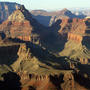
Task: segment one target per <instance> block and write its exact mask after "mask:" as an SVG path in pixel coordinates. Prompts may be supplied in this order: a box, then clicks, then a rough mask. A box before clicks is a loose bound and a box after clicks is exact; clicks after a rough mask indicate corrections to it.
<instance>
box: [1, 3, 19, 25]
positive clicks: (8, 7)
mask: <svg viewBox="0 0 90 90" xmlns="http://www.w3.org/2000/svg"><path fill="white" fill-rule="evenodd" d="M19 7H20V4H17V3H10V2H0V23H2V22H3V21H5V20H6V19H7V18H8V17H9V15H11V13H12V12H13V11H15V10H16V9H18V8H19Z"/></svg>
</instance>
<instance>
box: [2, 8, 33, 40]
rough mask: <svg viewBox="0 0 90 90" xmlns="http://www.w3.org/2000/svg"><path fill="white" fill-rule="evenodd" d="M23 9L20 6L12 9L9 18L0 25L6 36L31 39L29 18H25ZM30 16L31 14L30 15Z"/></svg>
mask: <svg viewBox="0 0 90 90" xmlns="http://www.w3.org/2000/svg"><path fill="white" fill-rule="evenodd" d="M24 12H25V10H24V11H22V9H21V8H19V9H18V10H16V11H14V13H13V14H12V15H11V16H9V18H8V19H7V20H6V21H5V22H3V23H2V24H1V25H0V31H3V32H4V33H5V34H6V37H8V38H18V39H20V40H23V41H31V36H30V35H31V31H32V28H33V27H32V26H31V23H30V21H29V20H26V17H25V16H24V14H23V13H24ZM30 17H31V16H30Z"/></svg>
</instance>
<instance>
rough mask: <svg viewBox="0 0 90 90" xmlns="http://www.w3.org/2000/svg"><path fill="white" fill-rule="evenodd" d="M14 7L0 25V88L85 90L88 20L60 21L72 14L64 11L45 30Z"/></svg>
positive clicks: (88, 81)
mask: <svg viewBox="0 0 90 90" xmlns="http://www.w3.org/2000/svg"><path fill="white" fill-rule="evenodd" d="M15 5H16V4H15ZM4 7H5V8H6V9H7V8H8V7H7V6H4ZM15 7H16V10H15V11H13V13H12V14H11V15H10V16H9V17H8V18H7V19H6V20H5V21H3V22H2V24H0V89H1V90H2V89H6V87H7V89H9V90H12V89H13V90H89V89H90V86H89V85H90V71H89V70H90V42H89V41H90V32H89V31H90V22H89V19H86V18H83V19H80V18H78V17H77V16H75V15H73V16H72V18H70V17H69V18H67V17H66V16H65V17H66V18H62V16H64V15H66V14H67V15H68V13H69V14H70V15H72V13H71V12H70V11H68V10H67V9H64V10H62V11H60V12H59V14H58V12H56V13H55V15H56V14H57V16H58V17H60V18H56V19H55V21H53V22H54V23H52V22H51V23H52V24H51V26H50V27H45V26H44V25H43V24H40V23H39V22H38V20H36V19H35V18H34V17H33V15H32V14H31V13H30V12H29V11H28V10H27V9H26V8H25V7H24V6H23V5H21V6H20V7H19V8H18V6H15ZM33 13H34V12H33ZM38 13H40V12H39V11H38ZM43 13H46V12H45V11H44V12H43ZM65 13H66V14H65ZM50 14H51V13H50ZM60 14H61V15H62V16H60ZM5 86H6V87H5Z"/></svg>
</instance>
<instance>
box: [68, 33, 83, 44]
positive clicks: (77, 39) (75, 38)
mask: <svg viewBox="0 0 90 90" xmlns="http://www.w3.org/2000/svg"><path fill="white" fill-rule="evenodd" d="M68 40H72V41H75V42H78V43H81V42H82V40H83V37H82V36H80V35H78V34H74V33H68Z"/></svg>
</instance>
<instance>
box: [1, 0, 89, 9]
mask: <svg viewBox="0 0 90 90" xmlns="http://www.w3.org/2000/svg"><path fill="white" fill-rule="evenodd" d="M0 1H9V2H17V3H19V4H24V5H25V7H26V8H27V9H29V10H34V9H45V10H58V9H61V8H74V7H78V8H79V7H82V8H85V7H90V0H0Z"/></svg>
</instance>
